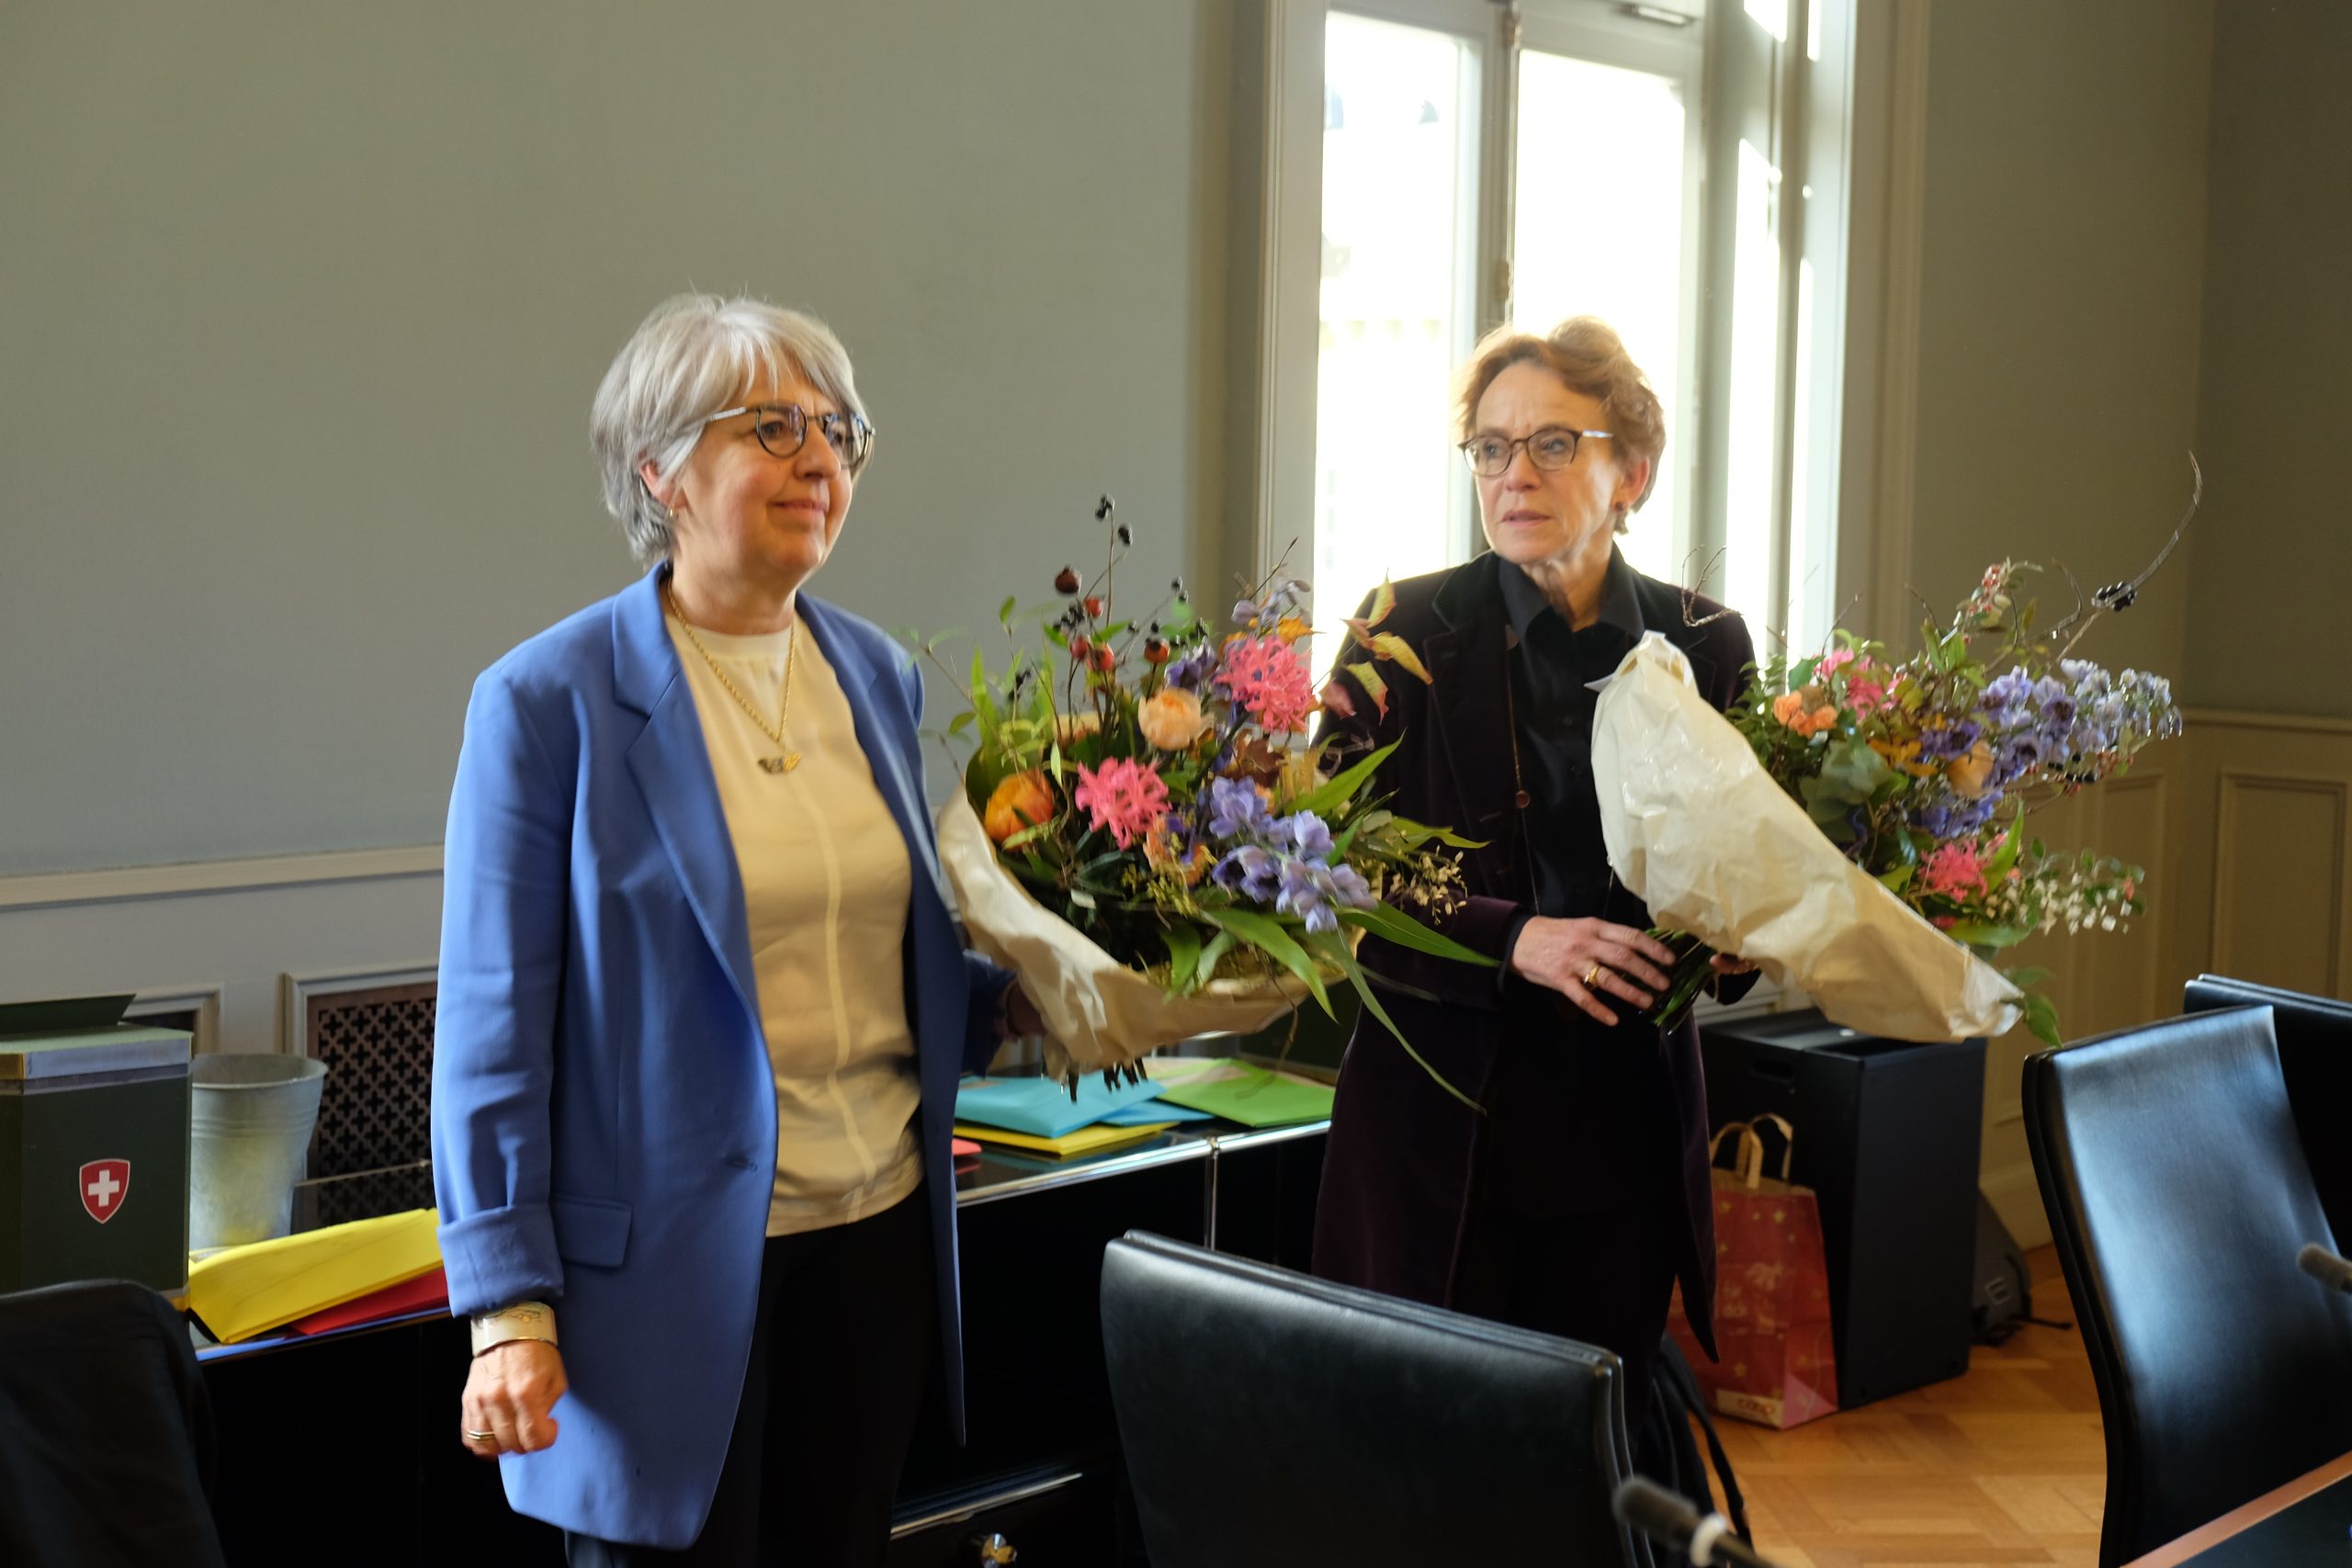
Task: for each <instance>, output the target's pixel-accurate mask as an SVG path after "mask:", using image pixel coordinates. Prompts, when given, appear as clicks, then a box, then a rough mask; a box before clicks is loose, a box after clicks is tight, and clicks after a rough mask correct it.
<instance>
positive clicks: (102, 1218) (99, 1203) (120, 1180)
mask: <svg viewBox="0 0 2352 1568" xmlns="http://www.w3.org/2000/svg"><path fill="white" fill-rule="evenodd" d="M129 1196H130V1161H129V1160H127V1159H94V1160H92V1161H91V1162H90V1163H89V1164H87V1165H85V1166H84V1167H83V1168H82V1207H83V1208H84V1209H85V1210H86V1211H88V1213H89V1216H90V1218H92V1219H94V1220H96V1221H97V1222H98V1224H106V1223H107V1221H108V1220H110V1219H113V1218H114V1217H115V1216H116V1215H117V1214H119V1213H122V1201H123V1200H124V1199H125V1198H127V1197H129Z"/></svg>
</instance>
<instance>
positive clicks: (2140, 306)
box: [1878, 0, 2230, 697]
mask: <svg viewBox="0 0 2352 1568" xmlns="http://www.w3.org/2000/svg"><path fill="white" fill-rule="evenodd" d="M2214 9H2215V7H2214V0H2066V3H2065V4H2063V5H2052V4H2049V3H2048V0H1964V3H1961V4H1951V3H1947V4H1940V5H1938V6H1935V7H1934V8H1933V12H1932V20H1931V31H1930V36H1929V45H1928V62H1929V66H1928V70H1929V87H1928V146H1927V170H1926V216H1925V231H1924V235H1923V241H1924V255H1925V262H1924V266H1923V270H1922V276H1921V284H1920V328H1919V364H1918V389H1919V396H1918V419H1919V431H1918V449H1917V494H1916V501H1915V506H1916V510H1915V513H1914V536H1913V539H1912V545H1911V581H1912V583H1913V585H1914V586H1915V587H1916V588H1917V590H1918V592H1920V593H1922V594H1923V595H1925V596H1926V598H1927V600H1928V604H1930V605H1931V606H1933V612H1934V614H1935V616H1936V618H1937V620H1938V621H1939V623H1940V622H1941V621H1942V620H1943V619H1944V617H1946V616H1948V615H1950V614H1951V607H1952V605H1953V604H1954V603H1955V602H1956V601H1957V600H1958V599H1959V598H1960V597H1961V596H1962V594H1964V593H1965V592H1967V591H1968V589H1969V588H1970V587H1971V586H1972V585H1973V583H1974V581H1976V578H1977V576H1978V575H1979V574H1980V573H1981V572H1982V571H1983V570H1984V569H1985V566H1986V564H1988V562H1989V561H1991V560H1993V559H1996V558H2000V557H2003V556H2007V557H2012V558H2018V559H2032V560H2039V561H2042V562H2045V563H2047V562H2051V561H2058V560H2063V561H2064V562H2065V563H2066V564H2067V565H2068V566H2070V567H2071V568H2073V569H2074V570H2075V572H2076V573H2078V574H2079V575H2080V577H2081V578H2082V579H2083V581H2084V586H2085V590H2086V592H2088V591H2089V590H2091V589H2095V588H2097V587H2098V586H2099V585H2100V584H2103V583H2106V582H2109V581H2114V580H2115V579H2117V578H2119V577H2125V576H2129V575H2131V574H2132V573H2133V572H2135V571H2137V570H2138V569H2139V568H2140V567H2141V566H2142V565H2143V563H2144V562H2145V561H2146V560H2147V559H2148V558H2150V557H2151V556H2152V555H2154V552H2155V550H2156V549H2157V547H2159V546H2160V545H2161V544H2162V543H2163V540H2164V538H2165V536H2166V535H2167V534H2169V533H2170V532H2171V530H2172V527H2173V525H2174V523H2175V521H2176V520H2177V518H2178V516H2179V513H2180V511H2181V508H2182V506H2183V505H2184V503H2185V502H2186V501H2187V499H2188V484H2189V475H2188V460H2187V457H2186V456H2185V455H2186V453H2187V452H2188V450H2189V448H2190V447H2191V446H2192V445H2194V444H2195V443H2196V429H2197V415H2198V391H2199V355H2198V345H2199V321H2200V316H2199V312H2200V308H2201V303H2202V300H2203V298H2204V287H2203V279H2204V251H2205V234H2206V188H2207V180H2206V173H2205V149H2206V141H2207V105H2208V98H2209V84H2210V81H2211V71H2212V37H2213V17H2214ZM2222 9H2223V10H2228V9H2230V7H2229V6H2226V5H2224V6H2222ZM2206 467H2207V469H2208V474H2209V481H2210V482H2209V487H2208V489H2209V494H2216V495H2218V493H2219V492H2220V491H2222V488H2223V486H2224V485H2225V484H2226V483H2228V482H2230V481H2229V480H2226V479H2223V478H2222V476H2220V475H2218V474H2216V473H2215V471H2214V470H2215V469H2216V467H2217V463H2216V460H2215V459H2214V458H2213V457H2207V460H2206ZM2207 522H2208V524H2211V523H2212V522H2213V519H2212V517H2211V514H2210V513H2209V515H2208V518H2207ZM2203 542H2205V540H2204V538H2203V537H2200V539H2199V543H2200V544H2201V543H2203ZM2197 570H2199V562H2197V561H2195V560H2193V559H2182V558H2176V559H2175V561H2174V562H2173V563H2172V564H2171V565H2170V566H2169V567H2168V568H2167V570H2166V571H2165V575H2164V576H2163V577H2162V578H2160V579H2159V580H2158V581H2157V582H2156V584H2155V585H2154V587H2153V589H2152V590H2151V592H2149V593H2148V594H2147V595H2146V596H2145V598H2144V599H2143V602H2142V604H2141V605H2140V607H2138V608H2137V609H2134V610H2133V611H2131V614H2130V615H2125V616H2121V617H2115V618H2111V619H2110V620H2109V622H2108V623H2107V624H2105V625H2102V626H2099V627H2098V628H2097V630H2096V631H2095V632H2094V633H2093V634H2092V637H2091V640H2090V641H2088V642H2086V644H2085V647H2084V652H2085V653H2086V655H2087V656H2089V657H2092V658H2096V659H2098V660H2101V661H2102V662H2106V663H2109V664H2134V665H2140V666H2143V667H2146V668H2151V669H2154V670H2157V671H2163V672H2166V673H2169V674H2172V675H2174V676H2175V677H2176V679H2178V678H2180V677H2181V676H2182V674H2183V664H2184V660H2183V650H2184V644H2185V640H2186V638H2187V634H2188V625H2189V603H2190V592H2191V583H2190V580H2191V578H2192V576H2193V575H2195V573H2196V571H2197ZM2040 593H2041V598H2042V600H2043V603H2044V604H2045V605H2046V606H2051V607H2053V608H2055V609H2057V610H2060V611H2063V610H2064V607H2066V606H2068V605H2070V604H2071V603H2072V597H2071V594H2070V593H2069V592H2068V591H2067V589H2066V588H2065V586H2064V579H2063V578H2052V580H2050V581H2045V582H2044V583H2043V584H2042V585H2041V589H2040ZM1924 613H1925V612H1919V613H1918V614H1915V615H1913V617H1912V624H1911V625H1910V626H1903V627H1894V628H1878V635H1881V636H1886V637H1889V638H1890V640H1894V639H1895V638H1897V637H1899V638H1901V639H1902V641H1901V643H1900V644H1899V646H1905V647H1908V646H1910V641H1911V638H1912V637H1913V636H1914V635H1916V630H1917V620H1918V618H1919V615H1920V614H1924ZM2200 631H2201V628H2200ZM2184 689H2185V690H2186V691H2187V692H2188V694H2189V695H2190V696H2192V697H2194V696H2196V695H2197V693H2196V692H2195V690H2194V686H2193V683H2190V684H2189V685H2188V686H2186V687H2185V688H2184Z"/></svg>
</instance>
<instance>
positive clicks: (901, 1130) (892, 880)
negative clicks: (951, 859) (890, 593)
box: [666, 615, 922, 1236]
mask: <svg viewBox="0 0 2352 1568" xmlns="http://www.w3.org/2000/svg"><path fill="white" fill-rule="evenodd" d="M666 619H667V625H668V626H669V630H670V640H671V642H672V643H673V645H674V646H675V647H676V649H677V650H678V661H679V663H680V664H681V665H682V666H683V667H684V670H685V674H686V683H687V685H688V687H689V688H690V689H691V690H692V692H693V694H694V699H695V712H696V713H697V714H698V716H700V717H701V720H702V734H703V744H704V746H705V747H706V748H707V750H708V751H709V753H710V765H711V772H712V773H714V774H715V775H716V776H717V778H718V803H719V806H720V807H721V809H722V810H723V811H724V812H725V813H726V817H727V830H728V833H729V836H730V837H731V838H732V839H733V840H734V844H735V860H736V863H737V865H738V866H739V867H740V868H741V874H742V879H743V905H744V913H745V915H746V917H747V918H748V919H749V922H750V927H751V938H752V969H753V972H754V973H755V975H756V976H757V981H758V989H759V1004H760V1019H761V1023H762V1025H763V1028H764V1030H765V1032H766V1036H767V1047H768V1062H769V1066H771V1068H772V1069H773V1076H774V1077H775V1102H776V1157H775V1192H774V1195H773V1197H772V1198H771V1199H770V1201H769V1205H768V1227H767V1234H768V1235H772V1236H774V1235H792V1234H794V1233H797V1232H800V1231H811V1230H820V1229H822V1228H823V1227H825V1226H827V1225H838V1224H848V1223H849V1222H851V1221H853V1220H858V1219H863V1218H865V1217H866V1216H867V1215H869V1214H875V1213H880V1212H881V1211H883V1210H884V1209H887V1208H888V1207H889V1206H890V1205H891V1204H893V1203H896V1202H897V1201H899V1200H900V1199H901V1198H904V1197H905V1196H906V1195H907V1194H908V1193H910V1192H911V1191H913V1190H914V1189H915V1187H916V1186H917V1184H918V1183H920V1182H921V1180H922V1147H921V1144H920V1141H919V1137H920V1135H919V1134H918V1132H917V1129H916V1124H915V1112H916V1110H917V1108H918V1106H919V1103H920V1100H921V1089H920V1085H919V1082H918V1079H917V1076H916V1064H915V1043H914V1036H913V1032H912V1031H911V1030H910V1028H909V1026H908V1022H907V1002H906V977H905V971H904V967H903V960H902V953H903V949H904V944H905V939H906V927H907V901H908V898H909V896H910V892H911V890H912V880H911V878H912V872H911V870H910V865H909V863H908V860H907V844H906V840H905V838H904V837H903V836H902V835H901V834H900V833H899V825H898V822H897V821H896V819H894V818H892V817H891V815H890V811H889V807H888V806H886V805H885V804H884V803H883V799H882V793H881V791H880V790H879V789H878V788H876V785H875V783H874V771H873V769H872V767H871V766H870V765H869V764H868V763H867V761H866V760H865V751H864V750H862V749H860V747H859V745H858V741H857V729H856V721H855V719H854V716H853V715H852V714H851V712H850V705H849V700H848V698H847V697H846V696H844V695H843V694H842V688H841V682H840V681H839V680H838V679H836V677H835V676H834V674H833V667H832V665H831V663H830V662H828V661H827V660H826V658H825V656H824V651H823V649H820V647H819V646H818V643H817V639H816V638H815V637H811V636H809V635H808V624H807V622H806V621H797V622H796V623H795V625H794V626H792V628H790V629H789V630H786V631H782V632H776V633H773V634H770V635H764V636H757V637H728V636H724V635H722V634H720V633H718V632H710V631H705V630H703V629H702V628H700V627H695V637H699V638H701V640H702V646H703V648H705V649H708V650H709V653H710V658H709V660H706V659H705V658H704V657H703V654H702V653H701V652H700V651H699V650H697V649H695V645H694V644H693V642H691V641H689V640H688V639H687V637H686V635H685V633H684V628H683V627H682V626H681V625H680V623H679V621H678V620H677V618H676V617H675V616H674V615H671V616H668V617H666ZM796 639H797V641H798V642H799V645H800V646H799V648H798V649H797V650H792V649H791V644H792V642H793V641H794V640H796ZM788 653H789V657H790V658H791V660H792V705H791V712H790V715H789V717H788V719H787V722H786V731H785V746H784V750H786V751H787V752H797V753H798V754H799V757H800V761H799V763H798V764H797V766H796V767H794V768H793V770H792V771H791V772H789V773H768V772H766V771H764V770H763V769H762V768H761V766H760V760H761V759H762V758H773V757H775V755H776V754H777V751H778V748H777V747H776V745H775V741H774V740H773V739H771V738H770V737H769V736H768V735H766V734H763V733H762V732H761V731H760V729H759V728H756V727H755V726H754V724H753V722H752V718H751V716H749V715H748V714H746V713H745V712H744V710H743V706H742V705H741V704H739V703H738V702H737V701H736V699H735V698H734V697H733V696H732V695H730V694H729V693H728V691H727V689H726V687H725V686H724V685H722V684H721V683H720V682H719V680H718V676H717V675H715V674H714V673H713V672H712V669H711V663H712V661H714V660H715V661H716V662H717V664H718V667H719V668H720V669H722V670H724V671H726V673H727V677H728V679H729V680H730V681H732V682H734V683H735V687H736V690H737V691H739V692H741V694H743V696H744V697H745V698H746V699H748V700H749V701H750V703H751V704H752V706H753V707H754V708H755V709H756V710H757V711H758V712H759V714H760V716H761V717H762V719H763V720H764V721H765V722H766V724H768V725H769V726H770V727H771V728H773V727H774V725H775V716H776V710H777V705H778V702H779V699H780V697H781V695H782V693H783V689H784V679H785V665H786V658H787V654H788Z"/></svg>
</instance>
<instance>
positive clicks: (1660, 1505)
mask: <svg viewBox="0 0 2352 1568" xmlns="http://www.w3.org/2000/svg"><path fill="white" fill-rule="evenodd" d="M2339 1261H2341V1260H2340V1259H2339ZM2347 1267H2348V1268H2352V1265H2347ZM1609 1511H1610V1512H1611V1513H1612V1514H1615V1515H1616V1516H1617V1522H1618V1523H1619V1524H1621V1525H1623V1526H1625V1527H1626V1528H1627V1529H1634V1530H1638V1531H1640V1532H1641V1533H1642V1534H1643V1535H1645V1536H1647V1537H1649V1538H1650V1540H1655V1541H1658V1542H1660V1543H1662V1544H1664V1545H1666V1546H1668V1547H1671V1548H1673V1549H1674V1550H1675V1551H1681V1552H1687V1553H1688V1554H1689V1555H1690V1558H1691V1563H1692V1564H1693V1568H1711V1565H1712V1564H1713V1563H1717V1562H1730V1563H1736V1564H1737V1568H1772V1564H1771V1562H1770V1561H1769V1560H1768V1559H1766V1558H1763V1557H1759V1556H1758V1555H1757V1552H1756V1549H1755V1548H1754V1547H1752V1546H1750V1545H1748V1544H1747V1542H1746V1541H1744V1540H1740V1539H1739V1537H1738V1535H1736V1533H1735V1532H1734V1531H1733V1529H1732V1528H1731V1521H1730V1520H1728V1519H1726V1518H1724V1517H1723V1516H1722V1515H1721V1514H1703V1515H1702V1514H1701V1513H1700V1512H1699V1510H1698V1509H1696V1508H1694V1507H1692V1506H1691V1502H1690V1499H1689V1498H1687V1497H1684V1496H1683V1495H1681V1494H1680V1493H1679V1492H1669V1491H1668V1490H1667V1489H1666V1488H1665V1487H1663V1486H1660V1485H1659V1484H1657V1483H1656V1482H1654V1481H1645V1480H1644V1479H1643V1478H1642V1477H1640V1476H1638V1475H1636V1476H1634V1477H1631V1478H1630V1479H1628V1480H1627V1481H1626V1482H1625V1483H1624V1484H1623V1485H1621V1486H1619V1487H1618V1488H1617V1495H1615V1496H1614V1497H1611V1499H1610V1500H1609Z"/></svg>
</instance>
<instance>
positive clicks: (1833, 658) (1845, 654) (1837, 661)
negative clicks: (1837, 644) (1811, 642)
mask: <svg viewBox="0 0 2352 1568" xmlns="http://www.w3.org/2000/svg"><path fill="white" fill-rule="evenodd" d="M1853 661H1854V650H1853V649H1850V648H1833V649H1830V650H1829V651H1828V652H1827V653H1825V654H1823V655H1822V656H1821V665H1820V672H1821V673H1822V674H1824V675H1834V674H1836V673H1837V672H1838V671H1840V670H1843V669H1844V668H1845V667H1846V666H1847V665H1849V664H1851V663H1852V662H1853Z"/></svg>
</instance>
